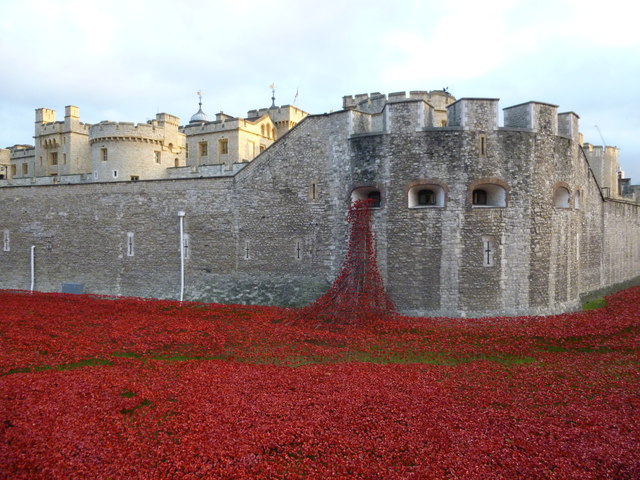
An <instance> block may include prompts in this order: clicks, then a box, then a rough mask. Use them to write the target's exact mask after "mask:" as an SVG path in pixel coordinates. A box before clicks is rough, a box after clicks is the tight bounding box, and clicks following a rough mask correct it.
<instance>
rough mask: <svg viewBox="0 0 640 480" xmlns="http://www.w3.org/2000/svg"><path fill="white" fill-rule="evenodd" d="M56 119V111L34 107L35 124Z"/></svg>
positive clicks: (51, 121)
mask: <svg viewBox="0 0 640 480" xmlns="http://www.w3.org/2000/svg"><path fill="white" fill-rule="evenodd" d="M55 121H56V111H55V110H52V109H50V108H36V124H42V123H53V122H55Z"/></svg>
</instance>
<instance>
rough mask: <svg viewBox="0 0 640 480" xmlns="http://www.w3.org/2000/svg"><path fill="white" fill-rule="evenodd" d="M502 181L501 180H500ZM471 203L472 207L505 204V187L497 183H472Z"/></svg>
mask: <svg viewBox="0 0 640 480" xmlns="http://www.w3.org/2000/svg"><path fill="white" fill-rule="evenodd" d="M500 183H503V182H500ZM472 188H473V190H472V191H471V205H472V206H473V207H478V208H482V207H494V208H495V207H498V208H503V207H506V206H507V189H506V188H505V186H503V185H501V184H499V183H476V184H472Z"/></svg>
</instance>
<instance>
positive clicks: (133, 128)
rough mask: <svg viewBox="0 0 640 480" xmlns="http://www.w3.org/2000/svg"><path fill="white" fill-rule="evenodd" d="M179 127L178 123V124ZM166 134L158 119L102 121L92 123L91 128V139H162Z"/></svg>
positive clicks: (92, 140) (94, 140) (91, 140)
mask: <svg viewBox="0 0 640 480" xmlns="http://www.w3.org/2000/svg"><path fill="white" fill-rule="evenodd" d="M176 128H177V125H176ZM164 136H165V127H164V125H159V123H158V121H157V120H151V121H150V122H148V123H138V124H134V123H133V122H111V121H102V122H100V123H97V124H95V125H92V126H91V128H90V129H89V141H90V142H91V143H94V142H96V141H104V140H105V139H110V140H112V141H132V140H133V141H135V140H145V139H146V140H161V139H163V138H164Z"/></svg>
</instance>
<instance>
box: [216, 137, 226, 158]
mask: <svg viewBox="0 0 640 480" xmlns="http://www.w3.org/2000/svg"><path fill="white" fill-rule="evenodd" d="M218 152H219V153H220V155H226V154H227V153H229V140H227V139H226V138H223V139H221V140H218Z"/></svg>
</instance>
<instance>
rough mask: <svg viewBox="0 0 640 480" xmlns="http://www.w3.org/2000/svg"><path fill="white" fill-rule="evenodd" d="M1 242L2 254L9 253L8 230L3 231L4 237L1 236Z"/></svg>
mask: <svg viewBox="0 0 640 480" xmlns="http://www.w3.org/2000/svg"><path fill="white" fill-rule="evenodd" d="M3 237H4V238H3V241H2V250H3V251H4V252H9V251H10V250H11V244H10V238H9V230H5V231H4V236H3Z"/></svg>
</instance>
